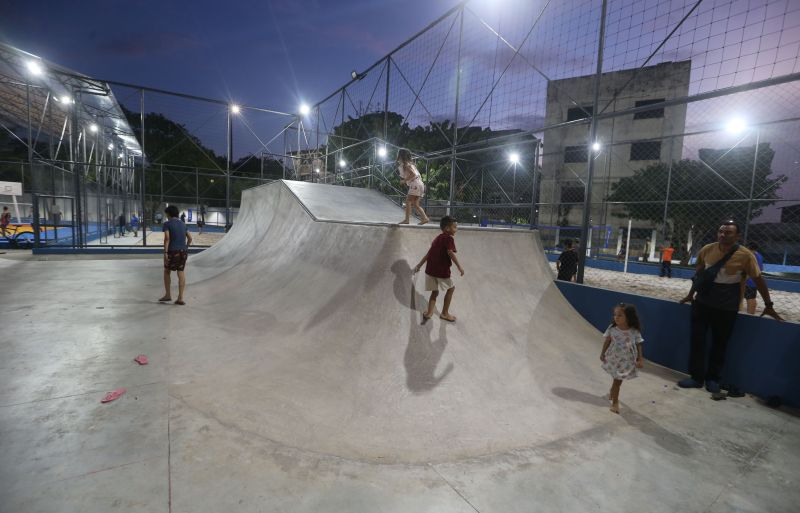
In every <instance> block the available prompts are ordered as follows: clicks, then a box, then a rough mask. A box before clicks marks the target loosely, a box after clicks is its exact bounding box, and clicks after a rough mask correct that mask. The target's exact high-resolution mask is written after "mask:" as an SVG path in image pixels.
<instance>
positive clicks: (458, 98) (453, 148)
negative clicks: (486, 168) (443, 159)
mask: <svg viewBox="0 0 800 513" xmlns="http://www.w3.org/2000/svg"><path fill="white" fill-rule="evenodd" d="M463 36H464V6H462V7H461V19H460V20H459V25H458V58H457V59H456V109H455V115H454V119H453V141H452V143H451V144H450V147H451V151H450V195H449V197H448V200H447V215H450V214H452V211H451V210H450V209H451V208H452V206H453V196H454V193H455V189H454V187H453V185H454V184H455V181H456V145H457V144H458V103H459V102H460V101H461V41H462V38H463Z"/></svg>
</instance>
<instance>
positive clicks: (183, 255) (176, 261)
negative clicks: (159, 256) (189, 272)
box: [164, 249, 189, 271]
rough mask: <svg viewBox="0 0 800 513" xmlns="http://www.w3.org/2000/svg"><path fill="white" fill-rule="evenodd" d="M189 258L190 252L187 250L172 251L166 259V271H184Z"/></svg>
mask: <svg viewBox="0 0 800 513" xmlns="http://www.w3.org/2000/svg"><path fill="white" fill-rule="evenodd" d="M187 258H189V252H188V251H186V250H185V249H181V250H178V251H170V252H168V253H167V254H166V255H165V257H164V269H169V270H170V271H183V268H184V267H186V259H187Z"/></svg>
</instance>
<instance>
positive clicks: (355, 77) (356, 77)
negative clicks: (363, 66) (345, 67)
mask: <svg viewBox="0 0 800 513" xmlns="http://www.w3.org/2000/svg"><path fill="white" fill-rule="evenodd" d="M350 76H351V77H353V80H361V79H362V78H364V77H366V76H367V74H366V72H364V73H359V72H358V71H356V70H353V71H351V72H350Z"/></svg>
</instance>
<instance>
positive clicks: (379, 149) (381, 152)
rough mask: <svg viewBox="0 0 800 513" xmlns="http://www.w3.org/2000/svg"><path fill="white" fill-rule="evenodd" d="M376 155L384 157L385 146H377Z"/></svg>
mask: <svg viewBox="0 0 800 513" xmlns="http://www.w3.org/2000/svg"><path fill="white" fill-rule="evenodd" d="M378 156H379V157H380V158H382V159H383V158H386V146H378Z"/></svg>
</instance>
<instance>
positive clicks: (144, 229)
mask: <svg viewBox="0 0 800 513" xmlns="http://www.w3.org/2000/svg"><path fill="white" fill-rule="evenodd" d="M139 133H140V134H142V177H141V189H142V191H141V192H142V215H141V216H140V217H139V224H140V225H141V228H142V246H147V213H146V212H147V211H146V203H145V199H144V193H145V183H146V180H145V176H144V175H145V173H146V172H147V164H146V162H145V161H146V160H147V154H145V152H144V89H140V91H139Z"/></svg>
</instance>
